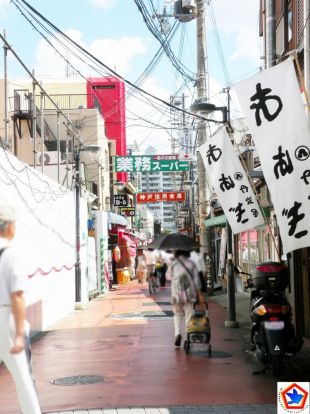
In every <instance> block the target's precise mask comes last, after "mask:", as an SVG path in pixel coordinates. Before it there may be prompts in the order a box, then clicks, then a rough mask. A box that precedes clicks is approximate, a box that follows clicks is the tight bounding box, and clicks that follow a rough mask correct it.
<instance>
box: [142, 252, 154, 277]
mask: <svg viewBox="0 0 310 414" xmlns="http://www.w3.org/2000/svg"><path fill="white" fill-rule="evenodd" d="M144 255H145V264H146V280H148V278H149V277H150V275H151V274H152V275H153V274H154V272H155V253H154V249H151V248H148V249H147V250H146V251H145V253H144Z"/></svg>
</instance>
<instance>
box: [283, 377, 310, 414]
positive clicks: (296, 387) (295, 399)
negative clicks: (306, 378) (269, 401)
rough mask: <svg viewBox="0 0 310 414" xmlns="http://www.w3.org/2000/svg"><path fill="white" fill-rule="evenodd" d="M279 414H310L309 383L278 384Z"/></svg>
mask: <svg viewBox="0 0 310 414" xmlns="http://www.w3.org/2000/svg"><path fill="white" fill-rule="evenodd" d="M278 400H279V402H278V413H285V412H289V413H309V383H308V382H299V383H296V382H294V383H278Z"/></svg>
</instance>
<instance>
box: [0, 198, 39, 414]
mask: <svg viewBox="0 0 310 414" xmlns="http://www.w3.org/2000/svg"><path fill="white" fill-rule="evenodd" d="M15 220H16V215H15V210H14V209H13V208H12V207H10V206H6V205H0V253H1V256H0V359H1V360H2V361H3V362H4V363H5V365H6V367H7V368H8V370H9V371H10V373H11V375H12V377H13V378H14V381H15V384H16V391H17V397H18V400H19V405H20V408H21V410H22V413H23V414H41V409H40V406H39V401H38V397H37V392H36V389H35V385H34V381H33V378H32V373H31V362H30V355H31V353H30V348H29V338H28V333H29V326H28V325H27V323H26V321H25V299H24V291H25V289H26V283H27V275H26V274H25V266H23V264H22V263H21V261H20V255H19V254H18V252H17V251H16V250H15V249H13V248H12V247H11V246H10V241H11V240H12V239H13V238H14V236H15Z"/></svg>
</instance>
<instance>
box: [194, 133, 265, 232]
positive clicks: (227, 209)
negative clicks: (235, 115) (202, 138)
mask: <svg viewBox="0 0 310 414" xmlns="http://www.w3.org/2000/svg"><path fill="white" fill-rule="evenodd" d="M199 151H200V154H201V156H202V159H203V162H204V165H205V169H206V171H207V174H208V176H209V178H210V181H211V183H212V186H213V188H214V191H215V192H216V194H217V196H218V198H219V201H220V203H221V206H222V208H223V210H224V213H225V216H226V218H227V220H228V222H229V224H230V226H231V229H232V232H233V233H234V234H236V233H241V232H242V231H245V230H248V229H252V228H254V227H256V226H259V225H261V224H263V223H264V218H263V216H262V213H261V211H260V208H259V206H258V203H257V201H256V198H255V195H254V192H253V190H252V188H251V185H250V182H249V180H248V177H247V175H246V173H245V171H244V169H243V167H242V165H241V162H240V160H239V158H238V156H237V154H236V153H235V149H234V147H233V145H232V143H231V141H230V138H229V136H228V134H227V132H226V130H225V128H222V129H221V130H219V131H218V132H216V133H215V134H214V135H213V136H212V137H211V138H209V139H208V141H207V142H205V143H204V144H203V145H201V146H200V147H199Z"/></svg>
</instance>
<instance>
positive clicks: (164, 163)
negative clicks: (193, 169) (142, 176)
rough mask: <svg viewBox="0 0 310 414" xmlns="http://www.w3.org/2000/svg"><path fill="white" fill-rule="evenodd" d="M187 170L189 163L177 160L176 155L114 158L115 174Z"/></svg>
mask: <svg viewBox="0 0 310 414" xmlns="http://www.w3.org/2000/svg"><path fill="white" fill-rule="evenodd" d="M188 169H189V162H188V161H181V160H179V159H178V156H177V155H176V154H172V155H131V156H128V157H120V156H118V157H114V171H115V172H156V171H187V170H188Z"/></svg>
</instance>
